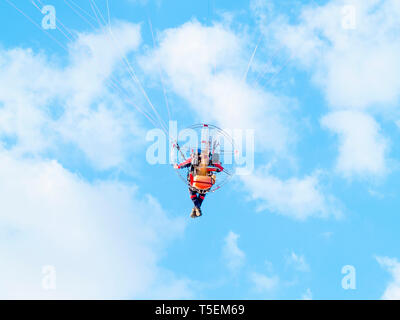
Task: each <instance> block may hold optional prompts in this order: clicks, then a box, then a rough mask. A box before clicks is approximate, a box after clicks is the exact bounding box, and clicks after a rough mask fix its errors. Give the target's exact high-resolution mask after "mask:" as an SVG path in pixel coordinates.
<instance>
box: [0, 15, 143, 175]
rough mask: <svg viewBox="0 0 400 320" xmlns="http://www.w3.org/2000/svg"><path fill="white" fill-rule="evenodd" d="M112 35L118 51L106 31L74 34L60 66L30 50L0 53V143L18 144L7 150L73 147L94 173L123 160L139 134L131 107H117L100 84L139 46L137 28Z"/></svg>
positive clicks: (117, 28) (117, 100)
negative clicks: (7, 140) (74, 36)
mask: <svg viewBox="0 0 400 320" xmlns="http://www.w3.org/2000/svg"><path fill="white" fill-rule="evenodd" d="M113 33H114V35H115V37H116V38H117V41H118V43H119V46H117V45H115V44H114V41H113V40H112V38H111V37H110V35H109V34H108V31H107V30H99V31H96V32H95V33H82V34H77V40H76V41H75V42H72V43H70V44H69V49H68V58H67V59H68V61H67V64H66V66H60V65H59V64H56V63H55V62H54V61H53V60H51V59H50V58H49V57H46V56H45V55H44V54H40V53H34V52H32V50H30V49H20V48H16V49H10V50H0V67H1V72H0V103H1V104H2V107H1V108H0V138H2V139H7V138H9V137H11V138H13V139H15V140H16V141H17V143H16V144H15V145H13V146H12V150H13V152H15V153H17V154H41V153H43V152H48V151H52V150H54V149H57V148H60V146H61V145H63V144H67V145H68V144H72V145H74V146H76V147H77V148H78V149H80V150H81V151H83V152H84V154H85V155H86V157H87V158H88V159H89V160H90V161H91V162H92V164H93V165H95V166H96V167H97V168H98V169H108V168H110V167H117V166H120V165H121V164H122V163H123V162H124V161H125V160H126V158H127V156H128V155H127V150H132V149H134V148H133V145H134V144H136V145H137V144H138V140H139V139H138V136H139V135H140V134H141V131H142V129H141V127H140V125H139V123H138V121H137V120H136V117H135V116H134V114H135V112H134V109H133V107H131V105H129V107H128V108H131V111H129V110H128V109H127V108H126V107H124V106H123V104H122V99H121V97H119V96H116V95H114V94H112V93H111V92H110V90H109V89H108V87H107V85H106V82H107V81H108V80H109V77H110V76H111V75H112V74H113V73H115V72H119V67H120V63H121V58H122V56H123V55H125V54H128V53H129V52H132V51H133V50H136V49H137V48H138V46H139V44H140V41H141V37H140V28H139V27H138V26H137V25H134V24H128V23H117V24H115V25H114V27H113ZM122 39H123V40H122ZM125 77H126V75H123V76H121V77H119V80H121V81H123V80H124V79H125Z"/></svg>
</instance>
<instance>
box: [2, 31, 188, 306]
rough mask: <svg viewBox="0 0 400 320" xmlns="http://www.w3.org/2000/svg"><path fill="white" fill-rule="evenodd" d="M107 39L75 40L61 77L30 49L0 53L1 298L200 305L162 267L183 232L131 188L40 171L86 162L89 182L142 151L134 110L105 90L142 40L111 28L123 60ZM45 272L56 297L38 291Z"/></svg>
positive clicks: (100, 34) (103, 34)
mask: <svg viewBox="0 0 400 320" xmlns="http://www.w3.org/2000/svg"><path fill="white" fill-rule="evenodd" d="M107 32H108V31H106V30H99V31H96V32H94V33H84V34H77V40H76V41H75V42H73V43H70V45H69V51H68V56H67V58H66V59H67V60H66V61H65V65H63V66H61V65H60V64H59V63H56V62H55V61H53V60H52V59H51V58H49V57H47V56H45V55H44V54H43V53H34V52H33V51H32V50H30V49H21V48H16V49H10V50H4V49H0V70H1V71H0V105H1V107H0V139H1V142H2V143H1V146H0V192H1V194H2V208H1V211H0V230H1V236H0V260H1V261H2V263H1V264H0V284H1V285H0V297H2V298H30V299H31V298H35V299H36V298H55V299H59V298H75V299H76V298H161V297H162V298H191V297H193V296H194V291H193V290H192V289H191V286H192V282H191V281H190V280H188V279H185V278H181V277H179V276H178V275H175V274H174V273H172V272H171V271H170V270H166V269H164V268H162V267H161V266H160V259H161V257H162V255H163V254H164V251H165V248H166V247H167V246H168V244H169V243H170V241H172V240H173V239H175V238H176V237H179V236H180V235H181V234H182V233H183V230H184V226H185V225H184V223H183V220H180V219H173V218H170V217H169V216H168V214H167V213H166V212H165V211H164V210H163V209H162V208H161V206H160V204H159V203H158V201H157V200H156V199H155V198H154V197H152V196H151V195H140V192H139V191H138V188H137V187H136V186H133V185H130V184H125V183H120V182H117V181H98V182H91V183H89V182H87V181H85V180H84V179H83V178H81V177H78V176H77V175H75V174H72V173H71V172H69V171H68V170H66V169H65V168H63V167H62V166H61V165H60V163H59V162H58V161H56V160H53V161H51V160H44V159H43V158H44V157H43V154H44V155H45V157H46V159H49V158H50V159H51V158H55V159H59V158H63V157H69V159H70V158H71V157H72V158H74V159H75V156H76V153H79V152H83V153H84V154H85V156H86V157H87V159H88V160H89V165H90V166H91V167H92V168H93V169H94V170H98V169H100V170H102V169H109V168H115V167H125V166H124V164H126V162H127V160H128V157H129V155H131V153H132V151H130V150H132V149H134V148H133V146H136V147H137V146H139V145H140V143H138V137H139V136H140V135H142V132H141V130H142V129H141V127H140V126H139V124H138V121H137V120H136V116H135V110H130V109H128V108H131V106H130V105H128V106H127V107H126V106H124V104H123V103H122V102H123V101H122V99H121V97H118V96H116V95H114V94H113V93H112V92H111V91H110V90H108V89H107V86H106V81H108V79H109V77H110V75H111V74H114V73H118V74H119V72H120V58H121V57H122V55H124V54H128V53H129V52H132V51H133V50H136V49H137V47H138V45H139V44H140V29H139V27H138V26H137V25H133V24H127V23H117V24H116V25H114V27H113V32H114V35H115V37H116V38H117V39H119V45H120V46H121V47H119V48H118V46H116V45H115V44H114V41H113V40H112V39H111V38H110V37H109V35H108V34H107ZM122 39H123V41H122ZM125 77H126V75H122V76H120V77H118V79H119V80H121V81H122V82H124V81H125V80H126V79H125ZM114 93H115V92H114ZM142 136H143V135H142ZM10 141H11V143H10ZM71 145H72V148H71ZM71 149H73V150H72V151H71ZM66 150H67V151H66ZM67 152H75V154H73V155H71V154H67ZM49 154H50V155H49ZM45 265H52V266H54V267H55V268H56V281H57V282H56V290H55V291H45V290H43V288H42V287H41V282H42V278H43V275H42V267H43V266H45Z"/></svg>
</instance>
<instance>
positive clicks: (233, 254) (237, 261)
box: [223, 231, 246, 272]
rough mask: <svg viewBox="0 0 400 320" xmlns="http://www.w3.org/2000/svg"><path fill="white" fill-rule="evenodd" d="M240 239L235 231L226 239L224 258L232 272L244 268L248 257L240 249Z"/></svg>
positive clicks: (230, 232)
mask: <svg viewBox="0 0 400 320" xmlns="http://www.w3.org/2000/svg"><path fill="white" fill-rule="evenodd" d="M238 239H239V235H238V234H236V233H234V232H233V231H229V233H228V235H227V236H226V237H225V243H224V248H223V256H224V259H225V260H226V264H227V266H228V268H229V269H230V270H231V271H232V272H236V271H238V270H239V269H240V268H241V267H242V266H243V264H244V260H245V257H246V255H245V253H244V252H243V251H242V250H240V249H239V246H238Z"/></svg>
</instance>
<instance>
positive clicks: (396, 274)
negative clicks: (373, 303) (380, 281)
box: [376, 257, 400, 300]
mask: <svg viewBox="0 0 400 320" xmlns="http://www.w3.org/2000/svg"><path fill="white" fill-rule="evenodd" d="M376 260H377V261H378V263H379V264H380V265H381V267H383V268H384V269H386V270H387V271H388V272H389V273H390V274H391V275H392V277H393V279H392V281H391V282H390V283H389V284H388V285H387V287H386V289H385V292H384V293H383V295H382V297H381V298H382V299H384V300H400V262H398V261H397V259H395V258H389V257H376Z"/></svg>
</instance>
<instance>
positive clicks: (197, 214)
mask: <svg viewBox="0 0 400 320" xmlns="http://www.w3.org/2000/svg"><path fill="white" fill-rule="evenodd" d="M195 211H196V217H201V215H202V213H201V209H200V208H198V207H196V208H195Z"/></svg>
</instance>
